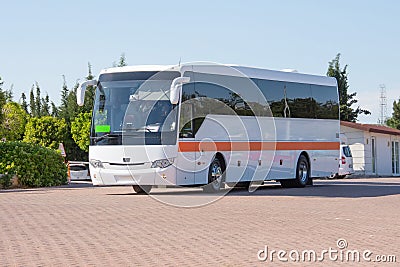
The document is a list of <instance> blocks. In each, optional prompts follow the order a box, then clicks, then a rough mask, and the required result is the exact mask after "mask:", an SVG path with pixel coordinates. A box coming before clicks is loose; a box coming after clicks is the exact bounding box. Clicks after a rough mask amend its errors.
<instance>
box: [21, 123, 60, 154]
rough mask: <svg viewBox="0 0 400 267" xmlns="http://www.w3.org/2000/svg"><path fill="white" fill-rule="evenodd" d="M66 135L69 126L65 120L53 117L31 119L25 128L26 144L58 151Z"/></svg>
mask: <svg viewBox="0 0 400 267" xmlns="http://www.w3.org/2000/svg"><path fill="white" fill-rule="evenodd" d="M66 134H67V124H66V122H65V120H64V119H58V118H54V117H51V116H44V117H40V118H30V119H29V121H28V123H27V124H26V127H25V137H24V142H27V143H32V144H39V145H42V146H45V147H49V148H54V149H57V148H58V145H59V144H60V143H62V142H63V141H64V140H65V137H66Z"/></svg>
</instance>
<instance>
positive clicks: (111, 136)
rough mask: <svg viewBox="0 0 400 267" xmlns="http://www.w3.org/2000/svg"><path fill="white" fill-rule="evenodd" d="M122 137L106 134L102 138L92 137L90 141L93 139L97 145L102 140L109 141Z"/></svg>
mask: <svg viewBox="0 0 400 267" xmlns="http://www.w3.org/2000/svg"><path fill="white" fill-rule="evenodd" d="M120 136H121V134H111V133H107V134H104V135H102V136H97V137H94V136H92V137H90V139H93V141H94V142H95V143H97V142H99V141H101V140H104V139H108V138H118V137H120Z"/></svg>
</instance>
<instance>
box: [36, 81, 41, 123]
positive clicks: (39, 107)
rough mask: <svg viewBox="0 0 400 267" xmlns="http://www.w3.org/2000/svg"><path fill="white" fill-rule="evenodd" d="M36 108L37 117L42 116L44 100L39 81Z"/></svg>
mask: <svg viewBox="0 0 400 267" xmlns="http://www.w3.org/2000/svg"><path fill="white" fill-rule="evenodd" d="M35 110H36V113H37V114H36V117H40V116H41V115H42V101H41V97H40V87H39V83H38V82H36V98H35Z"/></svg>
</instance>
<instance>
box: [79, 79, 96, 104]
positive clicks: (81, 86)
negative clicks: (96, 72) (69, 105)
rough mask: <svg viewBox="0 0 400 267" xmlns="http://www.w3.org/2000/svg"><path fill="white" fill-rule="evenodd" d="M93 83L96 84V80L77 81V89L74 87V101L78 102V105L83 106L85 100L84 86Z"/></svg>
mask: <svg viewBox="0 0 400 267" xmlns="http://www.w3.org/2000/svg"><path fill="white" fill-rule="evenodd" d="M95 85H97V81H96V80H89V81H84V82H81V83H79V86H78V89H76V103H78V105H79V106H83V104H84V102H85V92H86V87H88V86H95Z"/></svg>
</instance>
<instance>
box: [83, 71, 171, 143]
mask: <svg viewBox="0 0 400 267" xmlns="http://www.w3.org/2000/svg"><path fill="white" fill-rule="evenodd" d="M171 83H172V80H123V81H101V79H100V82H99V84H98V86H97V89H96V97H95V103H94V108H93V118H92V127H91V138H90V139H91V142H90V143H91V145H122V144H124V145H125V144H126V145H161V144H168V145H171V144H175V143H176V138H177V134H176V123H177V108H176V106H175V105H172V104H171V102H170V100H169V88H170V86H171Z"/></svg>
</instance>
